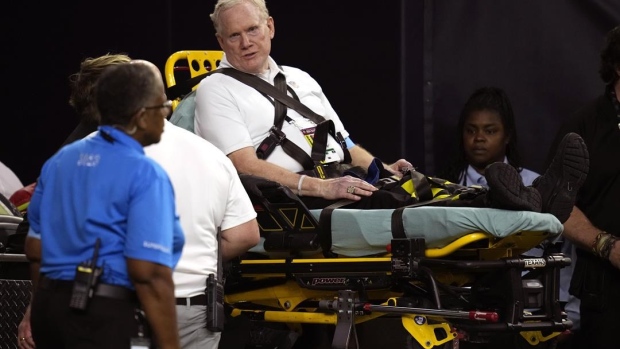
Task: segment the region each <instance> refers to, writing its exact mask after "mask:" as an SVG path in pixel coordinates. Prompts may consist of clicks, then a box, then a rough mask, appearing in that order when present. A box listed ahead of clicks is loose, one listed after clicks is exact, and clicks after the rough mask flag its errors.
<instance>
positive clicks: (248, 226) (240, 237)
mask: <svg viewBox="0 0 620 349" xmlns="http://www.w3.org/2000/svg"><path fill="white" fill-rule="evenodd" d="M259 241H260V233H259V231H258V223H257V222H256V219H252V220H251V221H248V222H245V223H243V224H239V225H238V226H236V227H232V228H229V229H226V230H223V231H222V240H221V242H222V245H221V246H220V248H221V249H222V258H223V259H224V261H227V260H230V259H232V258H235V257H237V256H240V255H242V254H243V253H245V252H246V251H247V250H249V249H250V248H252V247H254V246H256V244H258V242H259Z"/></svg>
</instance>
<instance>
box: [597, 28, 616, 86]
mask: <svg viewBox="0 0 620 349" xmlns="http://www.w3.org/2000/svg"><path fill="white" fill-rule="evenodd" d="M618 68H620V26H617V27H615V28H614V29H612V30H610V31H609V32H608V33H607V36H606V38H605V48H604V49H603V51H601V67H600V68H599V70H598V74H599V76H600V77H601V79H602V80H603V82H604V83H606V84H614V83H615V82H616V81H618V73H616V70H617V69H618Z"/></svg>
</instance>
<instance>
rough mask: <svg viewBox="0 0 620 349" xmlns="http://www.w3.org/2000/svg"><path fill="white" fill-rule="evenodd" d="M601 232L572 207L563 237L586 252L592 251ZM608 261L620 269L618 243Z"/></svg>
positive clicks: (619, 246)
mask: <svg viewBox="0 0 620 349" xmlns="http://www.w3.org/2000/svg"><path fill="white" fill-rule="evenodd" d="M602 232H603V231H602V230H601V229H599V228H597V227H595V226H594V225H593V224H592V222H590V220H589V219H588V217H586V215H585V214H584V213H583V212H582V211H581V210H580V209H579V208H578V207H573V211H572V212H571V215H570V217H569V218H568V220H567V221H566V222H564V233H563V234H564V236H566V238H568V239H569V240H571V241H572V242H574V243H575V244H576V245H577V246H579V247H581V248H583V249H585V250H586V251H592V246H593V245H594V242H595V241H596V236H597V235H598V234H599V233H602ZM609 261H610V262H611V264H613V265H614V266H615V267H616V268H619V269H620V243H616V244H615V245H614V246H613V249H612V250H611V253H610V254H609Z"/></svg>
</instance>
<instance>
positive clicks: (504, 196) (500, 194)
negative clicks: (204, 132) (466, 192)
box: [484, 162, 542, 212]
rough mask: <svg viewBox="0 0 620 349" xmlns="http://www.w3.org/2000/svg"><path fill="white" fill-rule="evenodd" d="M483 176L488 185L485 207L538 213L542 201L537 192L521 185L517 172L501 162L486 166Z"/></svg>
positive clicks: (521, 181)
mask: <svg viewBox="0 0 620 349" xmlns="http://www.w3.org/2000/svg"><path fill="white" fill-rule="evenodd" d="M484 176H485V177H486V179H487V183H488V184H489V192H488V194H487V196H486V198H485V199H486V201H487V207H490V208H501V209H506V210H515V211H533V212H540V211H541V208H542V199H541V196H540V194H539V192H538V191H537V190H536V189H534V188H532V187H526V186H524V185H523V180H522V179H521V175H519V172H517V170H516V169H515V168H514V167H512V166H510V165H508V164H505V163H503V162H495V163H492V164H490V165H489V166H487V168H486V169H485V170H484Z"/></svg>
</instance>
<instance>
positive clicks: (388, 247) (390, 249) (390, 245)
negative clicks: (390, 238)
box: [385, 244, 392, 253]
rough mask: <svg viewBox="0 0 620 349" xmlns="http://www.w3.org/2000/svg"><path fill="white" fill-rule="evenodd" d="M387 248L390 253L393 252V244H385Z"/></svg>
mask: <svg viewBox="0 0 620 349" xmlns="http://www.w3.org/2000/svg"><path fill="white" fill-rule="evenodd" d="M385 250H386V251H387V252H388V253H392V244H387V246H385Z"/></svg>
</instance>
